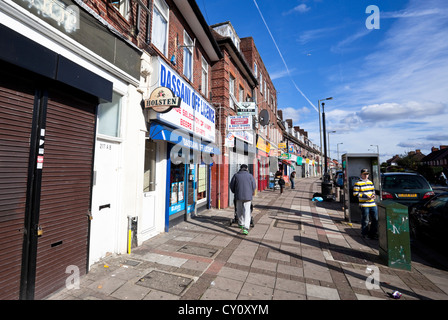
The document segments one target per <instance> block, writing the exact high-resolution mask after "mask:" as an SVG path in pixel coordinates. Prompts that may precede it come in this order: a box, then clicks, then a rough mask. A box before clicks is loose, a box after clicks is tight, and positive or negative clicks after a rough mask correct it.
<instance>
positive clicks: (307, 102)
mask: <svg viewBox="0 0 448 320" xmlns="http://www.w3.org/2000/svg"><path fill="white" fill-rule="evenodd" d="M196 2H197V4H198V6H199V8H200V9H201V11H202V14H203V16H204V18H205V20H206V21H207V23H208V24H209V25H213V24H216V23H220V22H225V21H230V22H231V23H232V25H233V27H234V29H235V31H236V32H237V34H238V36H239V37H240V38H244V37H252V38H253V39H254V42H255V46H256V47H257V50H258V51H259V53H260V55H261V58H262V60H263V62H264V64H265V66H266V68H267V70H268V72H269V75H270V77H271V80H272V81H273V83H274V86H275V88H276V90H277V101H278V109H280V110H283V119H284V120H285V119H292V120H293V124H294V125H298V126H300V127H301V128H303V129H305V130H306V131H307V132H308V137H309V138H310V139H311V140H312V141H313V143H315V144H317V145H319V144H320V136H319V113H318V100H322V99H325V98H328V97H333V100H329V101H325V107H324V108H325V109H324V110H325V118H326V129H327V133H328V132H330V139H329V140H330V155H331V157H332V158H337V147H338V146H339V154H340V155H341V154H343V153H347V152H349V153H364V152H377V150H379V154H380V161H381V162H384V161H386V160H387V159H390V158H392V157H393V156H394V155H396V154H398V155H404V154H407V152H409V151H415V150H416V149H420V150H421V152H422V153H423V154H425V155H426V154H429V153H430V152H431V147H433V146H435V147H439V146H440V145H448V1H447V0H381V1H379V0H196ZM372 5H373V6H376V7H370V6H372ZM332 131H336V132H332ZM327 136H328V135H327ZM327 143H328V141H327Z"/></svg>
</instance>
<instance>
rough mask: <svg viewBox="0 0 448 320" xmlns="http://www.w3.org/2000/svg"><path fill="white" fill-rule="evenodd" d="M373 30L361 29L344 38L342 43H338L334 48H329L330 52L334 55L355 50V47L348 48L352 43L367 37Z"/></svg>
mask: <svg viewBox="0 0 448 320" xmlns="http://www.w3.org/2000/svg"><path fill="white" fill-rule="evenodd" d="M372 30H373V29H367V28H365V29H361V30H359V31H358V32H356V33H355V34H352V35H351V36H349V37H347V38H345V39H344V40H342V41H339V42H338V43H337V44H336V45H335V46H332V47H331V49H330V50H331V51H332V52H334V53H345V52H347V51H352V50H356V47H349V45H351V44H352V43H353V42H355V41H357V40H359V39H361V38H363V37H365V36H367V35H368V34H369V33H370V32H372Z"/></svg>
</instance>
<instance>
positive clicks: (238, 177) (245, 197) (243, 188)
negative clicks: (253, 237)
mask: <svg viewBox="0 0 448 320" xmlns="http://www.w3.org/2000/svg"><path fill="white" fill-rule="evenodd" d="M256 187H257V185H256V184H255V179H254V177H253V175H252V174H251V173H250V172H249V171H248V170H247V165H246V164H242V165H241V167H240V171H238V172H237V173H235V174H234V175H233V177H232V180H231V181H230V190H231V191H232V192H233V193H234V194H235V200H236V214H237V216H238V226H239V227H240V228H241V229H242V230H243V233H244V234H248V233H249V227H250V220H251V212H250V211H251V210H250V205H251V201H252V197H253V195H254V193H255V189H256Z"/></svg>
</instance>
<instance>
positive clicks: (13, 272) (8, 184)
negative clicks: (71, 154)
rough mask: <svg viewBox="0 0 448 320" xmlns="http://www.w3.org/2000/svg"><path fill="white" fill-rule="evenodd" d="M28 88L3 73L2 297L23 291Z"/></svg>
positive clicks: (30, 110) (31, 99)
mask: <svg viewBox="0 0 448 320" xmlns="http://www.w3.org/2000/svg"><path fill="white" fill-rule="evenodd" d="M6 83H7V84H6ZM27 88H29V86H28V85H27V84H25V83H23V82H21V81H20V82H19V81H16V80H14V79H12V78H11V77H5V76H4V74H0V300H5V299H18V298H19V292H20V275H21V263H22V246H23V232H24V221H25V220H24V219H25V205H26V192H27V178H28V161H29V152H30V135H31V125H32V118H33V114H32V113H33V105H34V91H33V90H32V89H27Z"/></svg>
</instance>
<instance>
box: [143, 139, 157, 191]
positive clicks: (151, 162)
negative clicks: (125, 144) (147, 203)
mask: <svg viewBox="0 0 448 320" xmlns="http://www.w3.org/2000/svg"><path fill="white" fill-rule="evenodd" d="M155 190H156V143H155V142H154V141H149V140H146V142H145V166H144V174H143V192H151V191H155Z"/></svg>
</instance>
